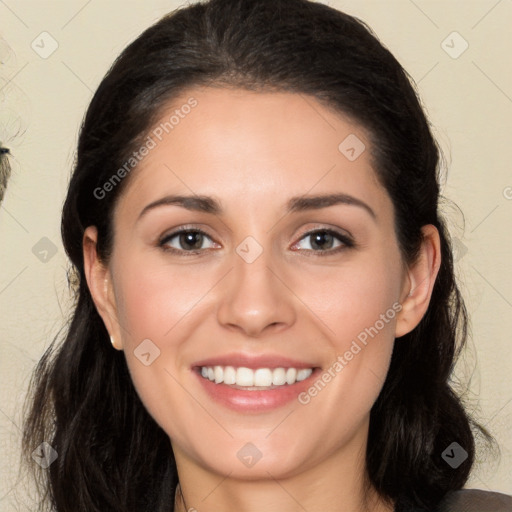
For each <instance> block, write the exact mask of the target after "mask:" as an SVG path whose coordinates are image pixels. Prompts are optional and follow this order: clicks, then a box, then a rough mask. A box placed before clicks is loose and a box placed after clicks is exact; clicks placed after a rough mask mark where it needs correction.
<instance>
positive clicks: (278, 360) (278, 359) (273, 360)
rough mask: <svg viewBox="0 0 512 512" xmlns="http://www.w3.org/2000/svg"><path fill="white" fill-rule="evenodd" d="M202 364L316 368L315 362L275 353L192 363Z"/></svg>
mask: <svg viewBox="0 0 512 512" xmlns="http://www.w3.org/2000/svg"><path fill="white" fill-rule="evenodd" d="M201 366H234V367H235V368H240V367H244V368H251V369H253V370H255V369H257V368H270V369H273V368H316V365H315V364H312V363H307V362H304V361H299V360H297V359H292V358H289V357H283V356H278V355H275V354H260V355H250V354H243V353H233V354H225V355H222V356H216V357H210V358H208V359H202V360H201V361H197V362H196V363H194V364H193V365H192V367H201Z"/></svg>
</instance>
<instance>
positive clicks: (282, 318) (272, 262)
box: [218, 236, 295, 336]
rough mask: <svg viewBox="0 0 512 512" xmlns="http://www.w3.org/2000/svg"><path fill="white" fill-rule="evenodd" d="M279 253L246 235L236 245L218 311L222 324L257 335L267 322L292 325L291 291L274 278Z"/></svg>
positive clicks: (293, 317)
mask: <svg viewBox="0 0 512 512" xmlns="http://www.w3.org/2000/svg"><path fill="white" fill-rule="evenodd" d="M277 261H278V255H274V254H273V251H272V249H271V247H264V246H263V245H262V244H260V243H259V242H258V241H257V240H256V239H255V238H254V237H251V236H248V237H246V238H245V239H244V240H242V242H241V243H240V244H239V245H238V246H237V247H236V248H235V254H233V267H234V268H233V270H232V272H230V273H229V275H228V276H227V279H228V283H226V284H225V286H224V287H223V295H222V301H221V305H220V308H219V310H218V320H219V322H220V323H222V324H224V325H225V326H231V327H233V326H237V327H238V328H240V329H242V330H243V331H245V332H246V334H247V335H250V336H257V335H258V334H259V333H260V332H261V331H263V330H264V329H265V328H266V327H267V326H269V325H281V327H284V326H285V325H288V326H289V325H291V324H292V323H293V322H294V320H295V312H294V304H293V301H292V295H293V294H292V293H291V292H290V291H289V290H288V289H287V288H286V287H285V286H284V285H283V283H282V282H281V280H280V279H279V278H278V277H276V275H275V274H276V273H278V271H276V268H278V267H279V265H278V264H277Z"/></svg>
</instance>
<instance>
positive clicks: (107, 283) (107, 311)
mask: <svg viewBox="0 0 512 512" xmlns="http://www.w3.org/2000/svg"><path fill="white" fill-rule="evenodd" d="M97 240H98V231H97V229H96V227H95V226H89V227H87V228H86V230H85V232H84V236H83V240H82V248H83V258H84V272H85V278H86V280H87V286H88V287H89V291H90V293H91V297H92V300H93V301H94V304H95V306H96V309H97V311H98V313H99V315H100V316H101V318H102V319H103V323H104V324H105V327H106V329H107V331H108V333H109V335H110V339H111V340H112V339H113V340H115V344H114V342H113V343H112V346H113V347H114V348H116V349H118V350H120V349H121V347H119V345H121V336H120V330H119V322H118V319H117V308H116V304H115V298H114V293H113V289H112V279H111V275H110V270H109V268H108V266H107V265H105V264H104V263H103V262H102V261H101V260H100V258H99V256H98V251H97Z"/></svg>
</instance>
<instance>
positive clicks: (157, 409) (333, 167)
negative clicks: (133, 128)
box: [90, 88, 421, 479]
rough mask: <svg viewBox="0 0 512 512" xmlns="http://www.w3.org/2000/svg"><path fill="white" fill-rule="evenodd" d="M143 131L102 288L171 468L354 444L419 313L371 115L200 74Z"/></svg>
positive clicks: (225, 464) (242, 466) (227, 469)
mask: <svg viewBox="0 0 512 512" xmlns="http://www.w3.org/2000/svg"><path fill="white" fill-rule="evenodd" d="M190 98H193V99H194V101H195V102H197V103H196V104H195V106H194V107H193V108H181V106H183V105H186V104H187V101H189V100H190ZM188 104H192V102H191V101H189V103H188ZM177 108H178V109H179V110H180V112H181V114H182V115H180V116H178V117H179V121H178V122H175V120H174V122H173V125H172V129H171V128H170V127H169V126H170V125H169V118H170V116H171V115H172V114H173V113H174V111H175V110H176V109H177ZM184 112H187V113H186V114H185V113H184ZM178 117H176V119H178ZM166 122H167V125H166V126H167V132H168V133H166V130H165V129H162V127H163V126H165V125H164V124H161V123H166ZM150 139H151V141H152V142H149V140H150ZM150 139H147V141H148V144H147V147H148V148H149V147H150V146H151V147H150V149H149V150H148V151H147V152H146V156H145V157H144V158H143V159H142V160H141V162H140V163H139V165H138V166H137V168H136V169H135V170H134V171H132V172H133V174H132V175H130V178H129V180H130V181H129V183H127V187H126V189H125V190H124V191H123V194H122V196H121V197H120V199H119V202H118V203H117V206H116V209H115V213H114V233H115V236H114V245H113V253H112V257H111V259H110V261H109V263H108V266H106V267H105V268H104V271H105V273H104V274H97V275H102V276H103V275H104V277H105V289H106V299H105V301H103V302H102V299H97V297H98V296H99V295H101V293H100V292H98V291H97V292H96V293H95V299H96V302H97V304H98V305H99V306H98V307H99V310H100V313H101V314H102V316H103V318H104V320H105V324H106V326H107V329H108V330H109V331H110V333H111V334H113V336H114V338H115V339H116V342H117V345H118V346H119V347H122V349H123V350H124V354H125V356H126V361H127V364H128V367H129V370H130V373H131V377H132V379H133V382H134V385H135V387H136V389H137V392H138V394H139V396H140V398H141V399H142V401H143V403H144V405H145V406H146V408H147V410H148V411H149V413H150V414H151V415H152V416H153V418H154V419H155V420H156V421H157V423H158V424H159V425H160V426H161V427H162V428H163V429H164V430H165V432H167V433H168V435H169V437H170V439H171V442H172V446H173V449H174V452H175V455H176V458H177V461H178V465H179V466H185V464H191V465H195V466H196V467H200V468H202V470H205V471H215V472H217V473H221V474H224V475H225V474H227V473H231V475H232V476H233V477H235V476H238V477H241V478H248V479H251V478H258V477H262V476H265V477H266V476H268V473H271V474H272V475H273V476H274V477H276V478H283V477H286V476H290V475H293V474H297V473H299V472H301V471H304V470H305V469H307V468H312V467H314V466H316V465H318V464H320V463H322V462H327V461H328V460H330V459H333V458H336V457H337V456H338V455H339V454H341V453H348V452H350V451H351V450H352V451H354V450H356V449H357V450H359V449H360V447H361V446H362V445H363V444H364V442H365V441H366V437H367V427H368V420H369V413H370V409H371V407H372V405H373V403H374V402H375V400H376V399H377V396H378V394H379V392H380V390H381V388H382V385H383V382H384V379H385V377H386V373H387V370H388V365H389V361H390V357H391V353H392V349H393V344H394V342H395V337H398V336H401V335H403V334H404V333H405V332H407V331H409V330H411V329H412V328H413V327H414V325H412V323H414V319H413V318H412V313H411V311H412V309H407V308H405V309H404V307H403V306H404V304H403V303H404V300H405V299H406V297H407V294H408V293H409V291H410V289H411V284H412V283H413V281H412V280H411V274H410V272H409V271H408V269H407V267H405V266H404V265H403V262H402V258H401V255H400V252H399V249H398V244H397V238H396V233H395V229H394V222H393V204H392V202H391V200H390V198H389V196H388V195H387V193H386V191H385V189H384V188H383V187H382V185H381V184H380V183H379V182H378V180H377V178H376V174H375V171H374V169H373V168H372V162H371V158H370V149H371V146H370V141H369V139H368V136H367V134H366V133H365V130H364V129H363V128H361V127H360V126H358V125H357V124H354V123H352V122H350V120H349V119H347V118H345V117H343V116H340V115H339V114H336V113H334V112H332V111H330V110H329V109H327V108H326V107H324V106H322V105H321V104H320V103H318V102H317V101H316V100H315V99H313V98H311V97H307V96H303V95H298V94H289V93H270V92H269V93H255V92H247V91H242V90H227V89H214V88H203V89H191V90H189V91H188V93H187V94H185V95H183V96H182V97H181V98H179V100H176V101H174V102H173V105H172V107H171V108H169V110H166V111H165V112H163V113H162V117H161V121H160V122H159V123H157V124H156V125H155V127H153V129H152V131H151V132H150ZM177 196H186V197H189V198H190V199H188V200H185V201H183V200H180V199H179V198H177ZM322 197H323V199H321V198H322ZM90 280H91V281H93V280H94V277H92V278H91V279H90ZM97 280H98V281H100V279H97ZM92 287H93V288H94V284H92ZM99 288H100V286H99V285H98V286H96V289H99ZM405 311H409V313H410V314H409V316H407V315H406V314H405V313H404V312H405ZM417 316H418V317H417V318H416V320H417V321H419V319H420V316H421V315H419V314H418V315H417ZM411 322H412V323H411ZM398 342H399V341H398ZM203 375H204V376H203ZM211 379H213V381H212V380H211ZM224 380H225V381H226V382H224Z"/></svg>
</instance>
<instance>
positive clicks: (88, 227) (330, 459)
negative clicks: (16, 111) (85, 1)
mask: <svg viewBox="0 0 512 512" xmlns="http://www.w3.org/2000/svg"><path fill="white" fill-rule="evenodd" d="M438 161H439V154H438V149H437V146H436V143H435V141H434V140H433V138H432V135H431V132H430V130H429V126H428V122H427V120H426V118H425V115H424V113H423V111H422V109H421V107H420V104H419V101H418V99H417V97H416V94H415V92H414V89H413V88H412V86H411V84H410V82H409V81H408V79H407V76H406V74H405V72H404V71H403V69H402V68H401V66H400V65H399V63H398V62H397V61H396V59H395V58H394V57H393V56H392V55H391V54H390V53H389V52H388V51H387V50H386V49H385V48H384V47H383V46H382V45H381V44H380V43H379V42H378V41H377V40H376V38H375V37H374V36H373V35H372V34H371V33H370V32H369V30H368V29H367V28H366V27H365V26H364V25H363V24H362V23H361V22H359V21H358V20H356V19H354V18H352V17H350V16H348V15H346V14H343V13H341V12H338V11H335V10H333V9H331V8H329V7H327V6H325V5H321V4H317V3H313V2H307V1H305V0H279V1H270V0H265V1H258V2H254V1H249V0H229V1H226V0H222V1H220V0H212V1H210V2H207V3H203V4H194V5H191V6H188V7H187V8H183V9H180V10H178V11H176V12H175V13H173V14H172V15H170V16H167V17H164V18H163V19H162V20H161V21H160V22H158V23H157V24H155V25H154V26H153V27H151V28H149V29H148V30H147V31H145V32H144V33H143V34H142V35H141V36H140V37H139V38H138V39H137V40H135V41H134V42H133V43H132V44H130V45H129V46H128V48H126V50H125V51H124V52H123V53H122V54H121V56H120V57H119V58H118V59H117V60H116V62H115V64H114V65H113V67H112V68H111V70H110V71H109V72H108V73H107V75H106V77H105V78H104V80H103V81H102V83H101V84H100V86H99V88H98V90H97V91H96V94H95V95H94V98H93V100H92V102H91V104H90V106H89V109H88V111H87V115H86V117H85V120H84V123H83V126H82V129H81V134H80V139H79V143H78V154H77V161H76V166H75V169H74V172H73V176H72V178H71V182H70V185H69V190H68V195H67V198H66V202H65V205H64V209H63V217H62V235H63V240H64V245H65V247H66V250H67V253H68V255H69V257H70V259H71V261H72V263H73V265H74V270H75V272H74V274H73V276H72V278H73V282H74V283H75V284H76V290H77V297H76V309H75V311H74V315H73V318H72V320H71V323H70V325H69V329H68V331H67V335H66V338H65V340H64V343H63V344H62V345H61V346H59V347H57V346H52V347H50V349H49V350H48V351H47V352H46V353H45V355H44V356H43V358H42V360H41V362H40V364H39V366H38V368H37V370H36V373H35V379H34V382H33V389H34V393H33V397H32V408H31V411H30V414H29V416H28V418H27V422H26V425H25V435H24V447H25V450H26V451H27V453H31V452H32V451H33V450H34V446H35V445H37V444H39V443H40V442H41V439H44V440H45V441H47V442H48V445H44V446H45V447H44V449H47V450H50V452H47V453H46V455H47V458H48V464H47V466H48V469H47V470H46V471H47V477H48V481H47V482H46V481H45V480H44V479H43V482H42V485H43V489H44V490H45V491H46V493H47V497H48V502H49V503H50V504H51V506H52V507H53V510H56V511H59V512H61V511H71V510H72V511H77V510H79V511H82V510H83V511H88V512H90V511H94V510H98V511H99V510H101V511H106V510H113V511H142V510H144V511H146V510H147V511H164V510H165V511H170V510H174V511H180V512H182V511H191V510H197V511H199V512H203V511H205V512H207V511H221V510H222V511H253V510H254V511H255V510H258V511H259V510H266V511H274V510H280V511H296V510H308V511H310V512H315V511H319V510H329V511H342V510H343V511H354V512H356V511H363V510H371V511H379V512H380V511H393V510H395V511H406V510H407V511H408V510H423V511H431V510H443V509H444V508H443V507H450V510H454V509H455V508H454V507H457V506H460V505H456V502H457V500H459V503H460V499H462V498H464V497H466V496H468V495H467V493H460V492H457V491H459V490H460V489H461V488H462V487H463V485H464V483H465V482H466V481H467V478H468V475H469V473H470V470H471V467H472V464H473V460H474V456H475V446H474V438H473V432H472V428H473V429H475V430H479V431H480V432H482V433H483V434H485V435H486V436H487V437H488V438H490V436H489V435H488V433H487V432H486V431H485V429H483V428H482V427H480V426H479V425H478V424H476V423H475V422H474V421H473V420H472V419H471V418H470V417H469V416H468V415H467V413H466V412H465V411H464V408H463V406H462V404H461V402H460V400H459V398H458V397H457V396H456V395H455V394H454V392H453V391H452V390H451V388H450V386H449V384H448V379H449V377H450V374H451V371H452V369H453V365H454V362H455V357H456V355H457V353H458V351H459V350H460V348H461V347H462V346H463V343H464V340H465V336H466V322H467V318H466V310H465V308H464V303H463V300H462V298H461V296H460V294H459V290H458V288H457V286H456V283H455V280H454V273H453V261H452V256H451V246H450V241H449V239H448V234H447V231H446V228H445V226H444V223H443V220H442V218H441V217H440V216H439V214H438V199H439V184H438V175H437V171H438ZM109 339H110V341H111V344H112V346H111V345H110V343H109V341H108V340H109ZM50 461H51V462H50ZM44 476H45V475H43V478H44ZM461 497H462V498H461ZM484 497H485V498H486V499H487V502H488V503H490V502H489V500H490V499H491V498H495V499H505V500H508V498H507V497H506V496H504V495H494V496H491V495H487V496H484ZM454 503H455V504H454ZM508 506H509V508H510V501H508ZM496 509H497V508H496Z"/></svg>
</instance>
